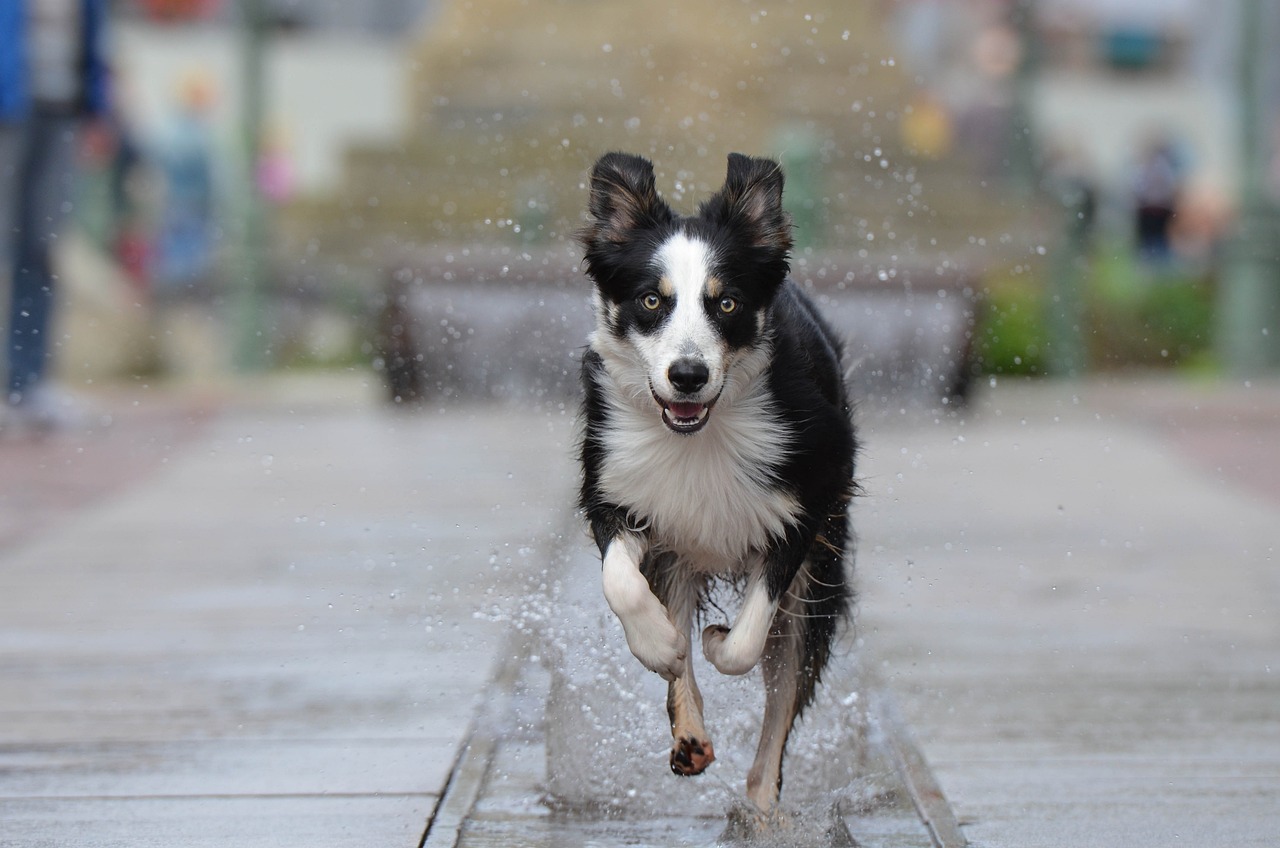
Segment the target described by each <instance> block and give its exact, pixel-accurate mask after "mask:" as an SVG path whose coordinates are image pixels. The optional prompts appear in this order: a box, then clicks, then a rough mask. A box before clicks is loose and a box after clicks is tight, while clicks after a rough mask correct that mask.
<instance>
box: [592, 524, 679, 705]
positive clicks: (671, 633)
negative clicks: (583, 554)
mask: <svg viewBox="0 0 1280 848" xmlns="http://www.w3.org/2000/svg"><path fill="white" fill-rule="evenodd" d="M644 551H645V545H644V542H643V541H641V540H640V539H639V538H638V537H636V536H633V535H622V536H619V537H618V538H616V539H614V540H613V541H612V542H610V543H609V547H608V548H607V549H606V550H605V553H604V569H603V571H604V574H603V581H604V597H605V600H606V601H607V602H608V603H609V609H611V610H613V614H614V615H616V616H617V617H618V621H620V622H621V623H622V632H623V633H624V634H625V635H626V637H627V647H628V648H630V649H631V653H632V654H633V655H634V656H635V658H636V659H638V660H640V662H641V663H642V664H643V665H644V667H645V668H647V669H649V670H650V671H655V672H657V673H658V674H659V675H661V676H662V677H663V678H665V679H667V680H674V679H675V678H676V677H678V676H679V675H680V673H681V672H682V671H683V670H684V661H685V657H686V656H687V655H688V653H689V641H688V636H687V635H685V634H684V633H681V632H680V631H678V630H676V628H675V626H674V625H673V624H672V623H671V620H670V618H668V616H667V611H666V610H665V609H664V608H663V606H662V603H661V602H660V601H659V600H658V599H657V597H656V596H655V595H654V594H653V591H652V590H651V589H650V588H649V582H648V581H647V580H645V578H644V575H643V574H641V573H640V559H641V558H642V557H643V556H644Z"/></svg>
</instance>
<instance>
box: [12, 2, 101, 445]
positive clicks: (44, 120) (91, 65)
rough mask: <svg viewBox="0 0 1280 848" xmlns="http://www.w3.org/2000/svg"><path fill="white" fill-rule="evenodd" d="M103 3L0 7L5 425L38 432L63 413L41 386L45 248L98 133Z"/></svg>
mask: <svg viewBox="0 0 1280 848" xmlns="http://www.w3.org/2000/svg"><path fill="white" fill-rule="evenodd" d="M106 19H107V0H3V2H0V233H3V239H2V240H0V245H2V246H0V258H2V259H3V260H4V265H5V266H7V267H8V269H9V270H10V272H11V276H10V280H9V301H10V303H9V306H10V308H9V315H8V324H7V341H6V345H5V355H6V365H7V369H8V373H7V375H6V379H7V382H6V385H5V403H6V404H7V406H8V408H9V409H8V412H9V414H8V416H7V417H8V418H9V419H10V420H16V421H18V422H19V423H27V424H31V425H34V426H37V427H40V428H42V429H48V428H53V427H57V426H59V425H61V424H64V423H66V422H67V419H68V416H69V415H70V412H69V410H70V406H69V404H68V403H67V401H66V400H65V399H64V398H60V397H58V396H57V394H56V393H54V392H53V391H52V390H51V389H50V387H49V385H48V379H47V376H48V367H49V358H50V349H49V348H50V346H49V330H50V327H51V324H52V318H53V309H54V281H55V277H54V274H53V267H52V248H53V245H54V244H55V242H56V240H57V237H58V233H59V231H60V229H61V225H62V223H63V221H64V220H65V219H66V217H67V213H68V212H69V211H70V208H71V198H72V188H73V181H74V178H75V170H76V167H75V166H76V145H77V141H78V140H84V141H86V142H88V143H89V144H90V146H94V145H95V144H100V143H101V142H100V141H95V139H97V138H98V137H99V136H101V135H102V134H103V133H104V132H106V131H107V130H106V124H105V122H104V121H103V120H102V119H103V118H105V116H106V115H107V109H108V102H107V67H106V62H105V56H104V53H103V44H104V38H103V29H104V27H105V25H106Z"/></svg>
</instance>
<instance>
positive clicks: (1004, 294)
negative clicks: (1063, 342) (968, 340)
mask: <svg viewBox="0 0 1280 848" xmlns="http://www.w3.org/2000/svg"><path fill="white" fill-rule="evenodd" d="M1045 339H1046V333H1045V323H1044V295H1043V292H1042V290H1041V288H1040V287H1039V286H1038V285H1036V284H1035V283H1034V281H1033V280H1031V279H1029V278H1027V277H1012V276H1008V277H1003V278H1000V279H996V280H993V281H991V283H990V284H989V285H988V286H987V289H986V293H985V297H984V299H983V302H982V307H981V309H980V310H979V313H978V321H977V333H976V335H975V337H974V345H973V356H974V360H975V362H976V364H977V365H978V367H979V368H980V369H981V370H982V372H983V373H985V374H1043V373H1044V344H1045Z"/></svg>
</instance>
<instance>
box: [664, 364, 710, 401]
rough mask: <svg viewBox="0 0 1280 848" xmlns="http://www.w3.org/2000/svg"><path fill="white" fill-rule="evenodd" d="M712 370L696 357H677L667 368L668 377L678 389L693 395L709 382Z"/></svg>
mask: <svg viewBox="0 0 1280 848" xmlns="http://www.w3.org/2000/svg"><path fill="white" fill-rule="evenodd" d="M710 376H711V372H710V371H708V370H707V366H706V365H704V364H702V363H701V362H699V361H697V360H696V359H677V360H676V361H675V362H673V363H671V367H670V368H668V369H667V379H668V380H670V381H671V385H673V386H675V387H676V391H678V392H684V393H685V394H688V395H691V394H693V393H694V392H696V391H697V390H698V389H700V388H702V387H703V386H705V385H706V384H707V378H708V377H710Z"/></svg>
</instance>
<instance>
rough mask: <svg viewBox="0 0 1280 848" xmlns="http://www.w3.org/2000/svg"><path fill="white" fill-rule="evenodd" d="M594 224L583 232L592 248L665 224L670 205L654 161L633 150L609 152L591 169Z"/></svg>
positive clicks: (584, 237)
mask: <svg viewBox="0 0 1280 848" xmlns="http://www.w3.org/2000/svg"><path fill="white" fill-rule="evenodd" d="M587 208H588V210H589V211H590V213H591V223H590V224H588V225H587V227H586V228H585V229H584V230H583V232H582V233H581V234H580V236H579V238H580V240H581V241H582V242H583V244H584V245H585V246H586V247H588V248H590V247H592V246H593V245H594V244H599V243H601V242H612V243H619V242H624V241H626V240H627V239H628V238H630V237H631V236H632V235H633V233H634V232H635V231H636V230H644V229H648V228H650V227H654V226H657V225H659V224H662V223H665V222H667V221H669V220H671V218H672V212H671V207H669V206H667V204H666V203H664V202H663V200H662V198H661V197H659V196H658V190H657V188H656V187H655V185H654V177H653V164H652V163H651V162H650V161H649V160H648V159H644V158H642V157H640V156H633V155H631V154H630V153H606V154H605V155H604V156H601V157H600V160H599V161H598V162H596V164H595V167H593V168H592V169H591V198H590V200H589V201H588V206H587Z"/></svg>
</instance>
